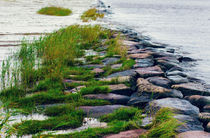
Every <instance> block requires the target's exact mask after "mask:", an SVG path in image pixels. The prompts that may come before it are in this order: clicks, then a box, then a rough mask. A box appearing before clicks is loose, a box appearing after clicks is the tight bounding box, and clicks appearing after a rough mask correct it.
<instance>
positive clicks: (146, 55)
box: [128, 52, 152, 59]
mask: <svg viewBox="0 0 210 138" xmlns="http://www.w3.org/2000/svg"><path fill="white" fill-rule="evenodd" d="M128 57H129V58H132V59H144V58H152V56H151V53H149V52H148V53H137V54H130V55H128Z"/></svg>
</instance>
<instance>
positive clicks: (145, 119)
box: [141, 115, 153, 127]
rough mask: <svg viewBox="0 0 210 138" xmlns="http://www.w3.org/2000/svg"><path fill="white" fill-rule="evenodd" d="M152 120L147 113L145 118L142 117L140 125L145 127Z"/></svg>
mask: <svg viewBox="0 0 210 138" xmlns="http://www.w3.org/2000/svg"><path fill="white" fill-rule="evenodd" d="M152 120H153V118H152V117H151V116H148V115H147V116H146V117H145V118H143V119H142V124H141V127H146V126H148V125H151V124H152Z"/></svg>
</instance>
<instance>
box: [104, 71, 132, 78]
mask: <svg viewBox="0 0 210 138" xmlns="http://www.w3.org/2000/svg"><path fill="white" fill-rule="evenodd" d="M135 75H136V72H135V70H134V69H130V70H126V71H121V72H116V73H113V74H111V75H109V76H107V78H113V77H121V76H135Z"/></svg>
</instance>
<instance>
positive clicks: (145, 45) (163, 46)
mask: <svg viewBox="0 0 210 138" xmlns="http://www.w3.org/2000/svg"><path fill="white" fill-rule="evenodd" d="M141 44H142V45H143V46H144V47H152V48H165V47H166V45H165V44H161V43H154V42H151V41H142V43H141Z"/></svg>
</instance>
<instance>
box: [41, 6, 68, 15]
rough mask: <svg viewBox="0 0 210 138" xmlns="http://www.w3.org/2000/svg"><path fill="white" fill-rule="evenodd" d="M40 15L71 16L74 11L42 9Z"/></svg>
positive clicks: (56, 8) (55, 8)
mask: <svg viewBox="0 0 210 138" xmlns="http://www.w3.org/2000/svg"><path fill="white" fill-rule="evenodd" d="M38 13H39V14H44V15H54V16H67V15H70V14H71V13H72V11H71V10H70V9H66V8H61V7H45V8H42V9H40V10H39V11H38Z"/></svg>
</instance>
